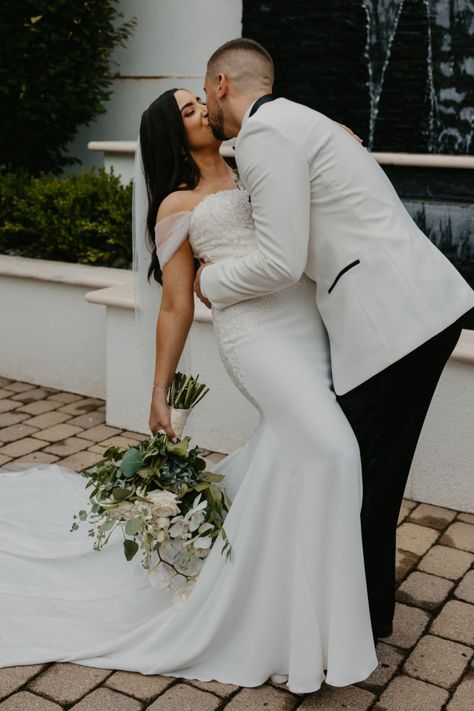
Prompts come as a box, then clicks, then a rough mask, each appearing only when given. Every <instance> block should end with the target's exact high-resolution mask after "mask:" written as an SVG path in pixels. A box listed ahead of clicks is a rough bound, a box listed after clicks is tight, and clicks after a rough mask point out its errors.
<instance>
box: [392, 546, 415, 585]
mask: <svg viewBox="0 0 474 711" xmlns="http://www.w3.org/2000/svg"><path fill="white" fill-rule="evenodd" d="M419 559H420V556H418V555H416V553H410V551H401V550H399V549H397V550H396V551H395V578H396V581H397V583H399V582H400V581H401V580H403V578H404V577H405V576H406V575H407V573H409V572H410V570H413V568H414V567H415V566H416V564H417V563H418V561H419Z"/></svg>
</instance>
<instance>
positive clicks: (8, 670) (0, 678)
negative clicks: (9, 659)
mask: <svg viewBox="0 0 474 711" xmlns="http://www.w3.org/2000/svg"><path fill="white" fill-rule="evenodd" d="M44 666H45V665H44V664H32V665H25V666H19V667H5V668H3V669H0V699H4V698H5V696H9V695H10V694H12V693H13V692H14V691H16V690H17V689H19V688H20V687H21V686H23V685H24V684H26V682H27V681H28V679H31V677H32V676H35V674H38V673H39V672H40V671H41V670H42V669H44Z"/></svg>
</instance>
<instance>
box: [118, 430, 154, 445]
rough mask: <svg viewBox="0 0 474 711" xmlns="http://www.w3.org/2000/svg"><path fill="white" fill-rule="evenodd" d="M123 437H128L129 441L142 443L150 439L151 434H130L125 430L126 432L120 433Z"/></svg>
mask: <svg viewBox="0 0 474 711" xmlns="http://www.w3.org/2000/svg"><path fill="white" fill-rule="evenodd" d="M122 436H123V437H130V439H136V440H138V441H139V442H144V441H145V440H146V439H150V437H151V434H149V435H146V434H141V432H130V431H129V430H126V432H122Z"/></svg>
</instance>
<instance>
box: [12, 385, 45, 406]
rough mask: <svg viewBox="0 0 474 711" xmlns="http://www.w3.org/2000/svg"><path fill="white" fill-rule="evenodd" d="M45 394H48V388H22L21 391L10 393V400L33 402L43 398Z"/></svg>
mask: <svg viewBox="0 0 474 711" xmlns="http://www.w3.org/2000/svg"><path fill="white" fill-rule="evenodd" d="M47 395H50V390H47V389H46V388H32V389H31V390H24V391H23V392H21V393H15V394H14V395H10V400H18V401H19V402H24V403H28V402H34V401H35V400H44V398H45V397H47Z"/></svg>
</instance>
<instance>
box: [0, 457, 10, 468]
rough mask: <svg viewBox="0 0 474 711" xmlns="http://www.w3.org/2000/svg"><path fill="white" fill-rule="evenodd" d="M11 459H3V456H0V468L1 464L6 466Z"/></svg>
mask: <svg viewBox="0 0 474 711" xmlns="http://www.w3.org/2000/svg"><path fill="white" fill-rule="evenodd" d="M11 460H12V458H11V457H5V455H3V454H0V467H1V466H2V465H3V464H6V463H7V462H11Z"/></svg>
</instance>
